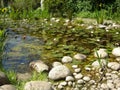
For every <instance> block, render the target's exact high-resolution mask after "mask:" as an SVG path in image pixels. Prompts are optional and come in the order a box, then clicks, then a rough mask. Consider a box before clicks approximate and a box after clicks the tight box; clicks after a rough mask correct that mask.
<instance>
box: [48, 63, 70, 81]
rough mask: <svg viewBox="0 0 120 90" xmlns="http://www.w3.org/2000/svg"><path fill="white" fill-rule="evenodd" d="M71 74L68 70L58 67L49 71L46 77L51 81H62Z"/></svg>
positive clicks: (64, 67) (62, 66)
mask: <svg viewBox="0 0 120 90" xmlns="http://www.w3.org/2000/svg"><path fill="white" fill-rule="evenodd" d="M70 74H71V72H70V70H69V69H68V68H67V67H66V66H64V65H59V66H57V67H54V68H52V69H51V70H50V72H49V75H48V77H49V78H50V79H52V80H58V79H63V78H65V77H67V76H69V75H70Z"/></svg>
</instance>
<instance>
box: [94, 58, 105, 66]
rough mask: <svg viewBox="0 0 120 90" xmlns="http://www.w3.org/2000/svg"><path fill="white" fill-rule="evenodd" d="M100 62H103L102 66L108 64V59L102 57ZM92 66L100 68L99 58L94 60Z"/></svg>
mask: <svg viewBox="0 0 120 90" xmlns="http://www.w3.org/2000/svg"><path fill="white" fill-rule="evenodd" d="M100 62H101V64H102V66H105V65H107V61H106V60H105V59H100ZM92 66H93V67H94V68H99V67H100V63H99V62H98V60H96V61H94V62H93V63H92Z"/></svg>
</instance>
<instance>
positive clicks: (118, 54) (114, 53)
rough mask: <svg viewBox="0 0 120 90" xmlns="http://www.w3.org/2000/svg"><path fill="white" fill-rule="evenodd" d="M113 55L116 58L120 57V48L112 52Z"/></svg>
mask: <svg viewBox="0 0 120 90" xmlns="http://www.w3.org/2000/svg"><path fill="white" fill-rule="evenodd" d="M112 54H113V55H114V56H115V57H120V47H116V48H114V49H113V50H112Z"/></svg>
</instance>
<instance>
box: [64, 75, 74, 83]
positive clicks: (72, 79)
mask: <svg viewBox="0 0 120 90" xmlns="http://www.w3.org/2000/svg"><path fill="white" fill-rule="evenodd" d="M65 81H68V82H69V81H74V78H73V77H72V76H67V77H66V79H65Z"/></svg>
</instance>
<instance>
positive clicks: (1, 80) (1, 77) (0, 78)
mask: <svg viewBox="0 0 120 90" xmlns="http://www.w3.org/2000/svg"><path fill="white" fill-rule="evenodd" d="M4 84H10V82H9V79H8V78H7V76H6V75H5V73H4V72H2V71H0V86H1V85H4Z"/></svg>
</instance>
